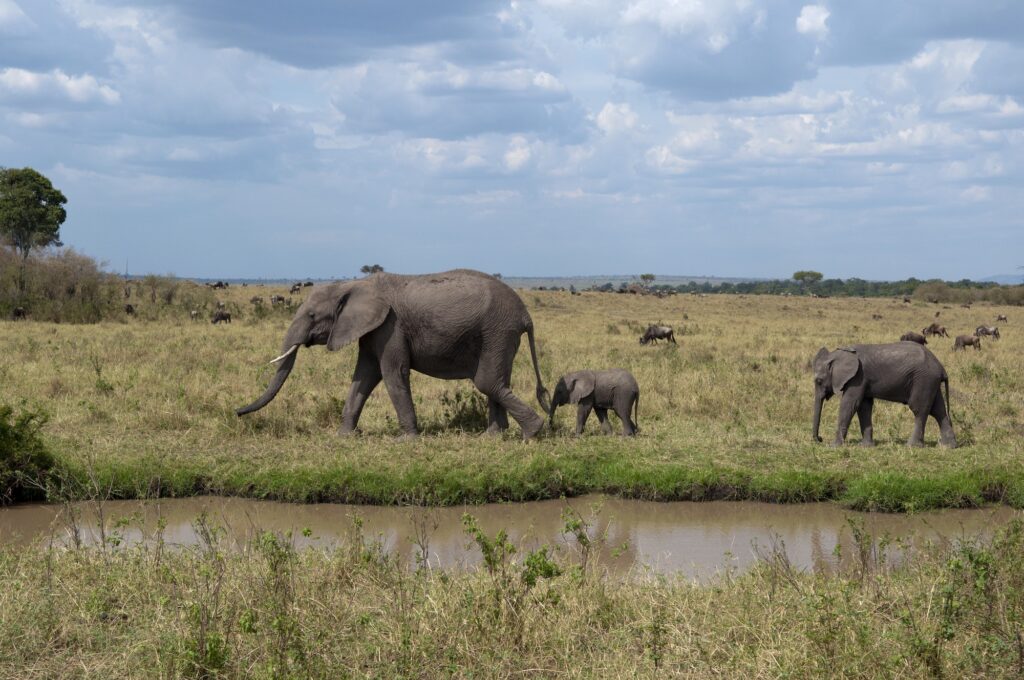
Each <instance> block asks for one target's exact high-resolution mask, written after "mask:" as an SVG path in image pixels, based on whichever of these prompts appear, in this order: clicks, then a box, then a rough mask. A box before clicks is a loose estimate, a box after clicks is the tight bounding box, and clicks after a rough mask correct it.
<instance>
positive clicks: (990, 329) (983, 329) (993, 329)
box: [974, 326, 999, 340]
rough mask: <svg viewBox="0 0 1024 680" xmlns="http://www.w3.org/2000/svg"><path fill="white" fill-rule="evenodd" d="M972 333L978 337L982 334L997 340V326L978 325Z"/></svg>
mask: <svg viewBox="0 0 1024 680" xmlns="http://www.w3.org/2000/svg"><path fill="white" fill-rule="evenodd" d="M974 335H975V336H976V337H979V338H980V337H981V336H983V335H986V336H988V337H990V338H994V339H996V340H998V339H999V326H978V327H977V328H975V329H974Z"/></svg>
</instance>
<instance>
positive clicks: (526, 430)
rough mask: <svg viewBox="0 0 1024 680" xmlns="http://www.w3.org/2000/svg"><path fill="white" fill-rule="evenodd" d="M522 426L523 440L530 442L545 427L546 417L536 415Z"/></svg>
mask: <svg viewBox="0 0 1024 680" xmlns="http://www.w3.org/2000/svg"><path fill="white" fill-rule="evenodd" d="M522 427H523V441H524V442H528V441H530V440H531V439H533V438H534V437H536V436H537V435H538V434H539V433H540V431H541V430H542V429H543V428H544V419H543V418H541V417H540V416H536V415H535V416H534V418H533V419H532V420H530V422H528V423H526V424H524V425H523V426H522Z"/></svg>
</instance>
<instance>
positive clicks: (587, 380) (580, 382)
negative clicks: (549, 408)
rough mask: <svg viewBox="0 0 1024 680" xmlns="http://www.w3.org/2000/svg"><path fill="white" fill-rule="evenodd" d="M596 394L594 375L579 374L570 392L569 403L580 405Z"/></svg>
mask: <svg viewBox="0 0 1024 680" xmlns="http://www.w3.org/2000/svg"><path fill="white" fill-rule="evenodd" d="M593 393H594V374H593V373H589V372H584V373H579V374H577V375H576V376H575V377H574V378H573V381H572V388H571V389H570V391H569V402H570V403H572V404H578V403H580V400H582V399H586V398H587V397H589V396H590V395H591V394H593Z"/></svg>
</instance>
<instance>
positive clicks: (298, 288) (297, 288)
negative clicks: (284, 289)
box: [288, 283, 302, 295]
mask: <svg viewBox="0 0 1024 680" xmlns="http://www.w3.org/2000/svg"><path fill="white" fill-rule="evenodd" d="M301 290H302V284H301V283H293V284H292V287H291V289H290V290H289V291H288V294H289V295H295V294H296V293H298V292H300V291H301Z"/></svg>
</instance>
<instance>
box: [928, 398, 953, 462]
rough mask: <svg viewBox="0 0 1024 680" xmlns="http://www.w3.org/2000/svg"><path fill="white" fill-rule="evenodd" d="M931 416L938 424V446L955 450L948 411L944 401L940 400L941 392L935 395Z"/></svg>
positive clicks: (951, 423)
mask: <svg viewBox="0 0 1024 680" xmlns="http://www.w3.org/2000/svg"><path fill="white" fill-rule="evenodd" d="M931 416H932V418H935V422H937V423H938V424H939V444H941V445H942V446H945V447H948V448H951V449H955V448H956V435H955V434H954V433H953V422H952V421H951V420H950V418H949V409H947V408H946V400H945V399H943V398H942V392H936V394H935V401H933V402H932V412H931Z"/></svg>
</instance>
